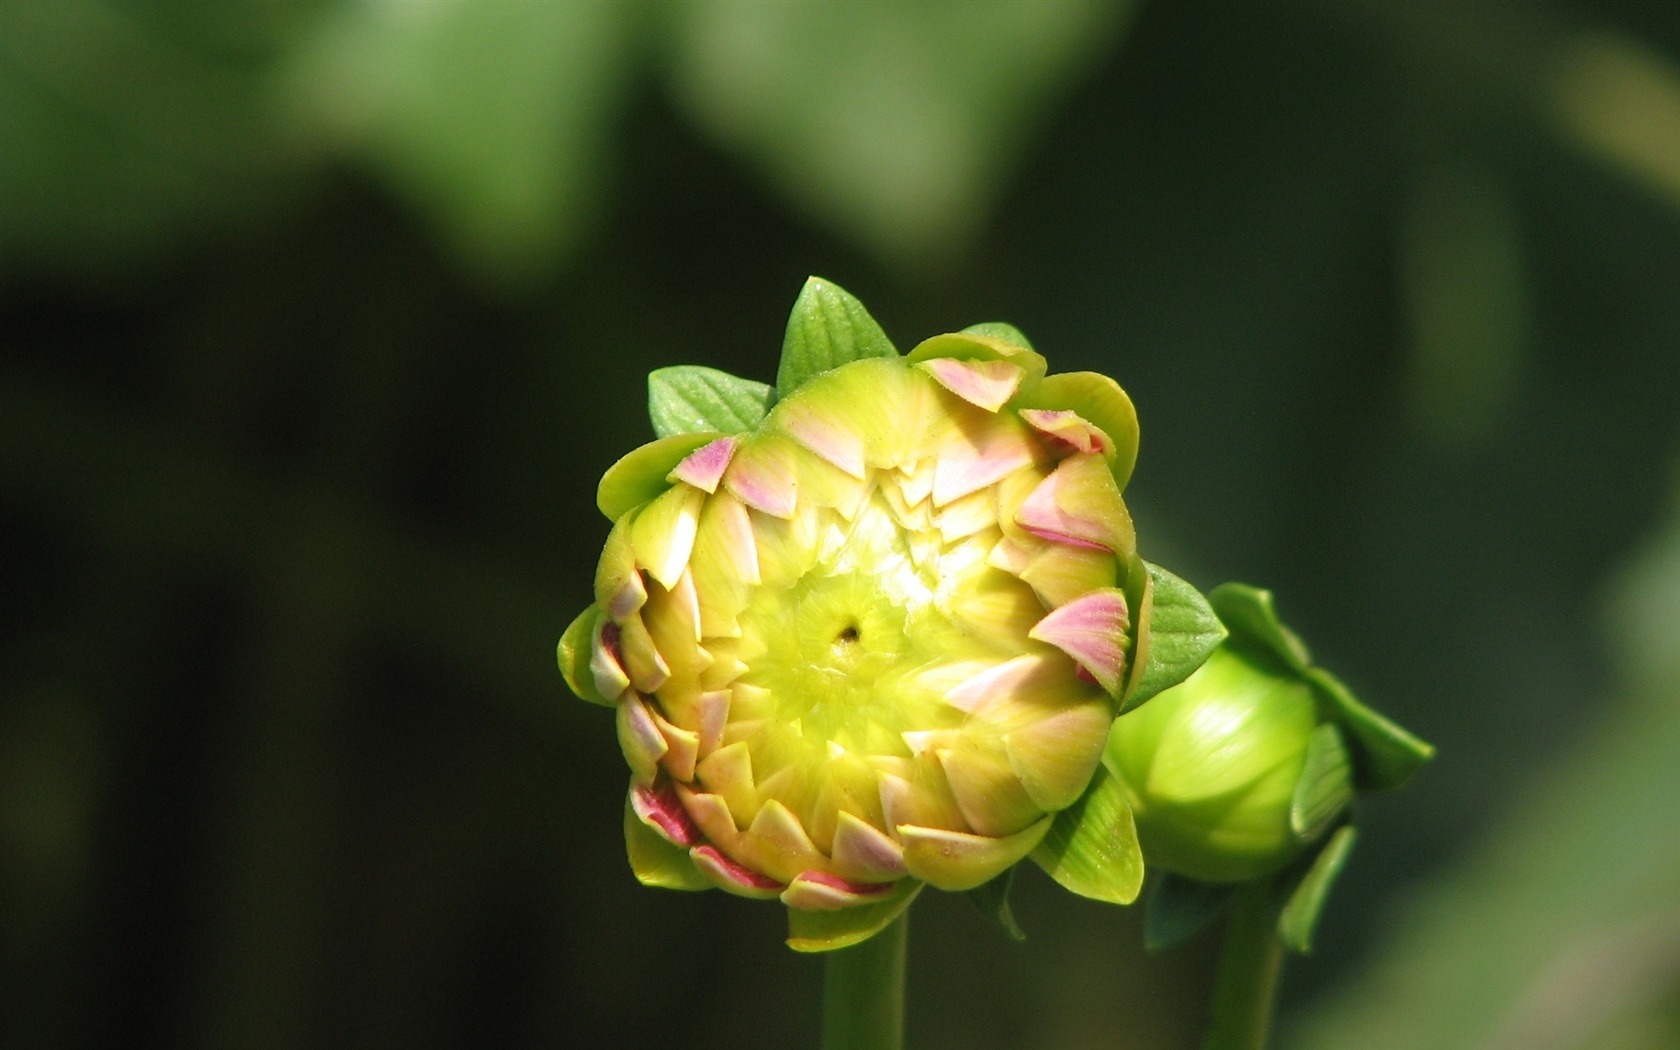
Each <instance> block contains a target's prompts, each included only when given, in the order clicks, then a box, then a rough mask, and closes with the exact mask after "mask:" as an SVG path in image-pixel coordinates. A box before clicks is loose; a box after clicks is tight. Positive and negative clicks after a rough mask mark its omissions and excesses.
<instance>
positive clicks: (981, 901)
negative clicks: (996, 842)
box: [967, 868, 1027, 941]
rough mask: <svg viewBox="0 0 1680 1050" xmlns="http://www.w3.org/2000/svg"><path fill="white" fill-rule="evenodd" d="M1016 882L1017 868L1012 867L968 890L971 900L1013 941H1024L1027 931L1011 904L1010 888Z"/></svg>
mask: <svg viewBox="0 0 1680 1050" xmlns="http://www.w3.org/2000/svg"><path fill="white" fill-rule="evenodd" d="M1014 883H1015V869H1014V868H1010V869H1009V870H1008V871H1005V872H1004V873H1003V874H1002V875H999V876H998V877H997V878H995V879H993V880H992V881H991V882H987V883H982V884H981V885H979V886H976V887H974V888H973V889H972V890H969V891H968V894H967V896H968V899H969V901H970V902H971V903H972V904H973V905H974V906H975V907H976V908H979V909H980V910H981V911H982V912H984V913H985V914H986V916H987V917H989V918H990V919H992V921H994V922H996V923H997V924H998V925H999V926H1001V927H1002V928H1003V932H1004V934H1005V935H1006V936H1008V938H1009V939H1010V940H1012V941H1024V940H1026V939H1027V935H1026V933H1025V932H1024V931H1023V930H1022V929H1021V926H1020V924H1019V923H1017V922H1016V921H1015V911H1014V909H1012V908H1010V906H1009V888H1010V887H1011V886H1013V885H1014Z"/></svg>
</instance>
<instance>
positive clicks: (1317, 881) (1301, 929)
mask: <svg viewBox="0 0 1680 1050" xmlns="http://www.w3.org/2000/svg"><path fill="white" fill-rule="evenodd" d="M1357 838H1358V832H1357V830H1356V829H1355V828H1354V826H1353V825H1352V824H1344V825H1342V826H1341V827H1339V828H1337V829H1336V833H1335V834H1333V835H1331V836H1330V840H1329V841H1328V842H1326V843H1325V844H1324V848H1323V849H1321V850H1319V851H1318V852H1317V854H1316V855H1314V856H1313V859H1312V863H1311V864H1310V865H1308V867H1307V869H1306V871H1305V872H1303V873H1302V875H1301V878H1300V881H1299V882H1297V883H1296V884H1295V888H1294V890H1293V892H1291V893H1290V895H1289V899H1288V900H1287V901H1285V902H1284V906H1283V911H1282V913H1281V914H1280V915H1279V916H1278V937H1279V939H1281V940H1282V941H1283V944H1284V947H1286V948H1288V949H1290V950H1291V951H1296V952H1302V953H1305V952H1309V951H1312V940H1313V931H1314V930H1315V929H1317V928H1318V920H1319V916H1321V915H1322V914H1323V913H1324V904H1325V902H1326V901H1327V900H1329V898H1330V889H1331V887H1333V886H1334V885H1335V884H1336V879H1337V878H1338V877H1339V876H1340V875H1341V874H1342V869H1343V868H1344V867H1346V866H1347V860H1348V856H1349V854H1351V853H1352V852H1353V844H1354V841H1355V840H1356V839H1357Z"/></svg>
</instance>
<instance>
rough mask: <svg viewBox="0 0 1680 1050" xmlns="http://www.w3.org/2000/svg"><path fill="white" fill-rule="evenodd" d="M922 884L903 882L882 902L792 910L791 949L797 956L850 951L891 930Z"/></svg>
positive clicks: (909, 880)
mask: <svg viewBox="0 0 1680 1050" xmlns="http://www.w3.org/2000/svg"><path fill="white" fill-rule="evenodd" d="M920 892H922V883H920V882H917V881H916V880H915V879H900V880H899V881H898V883H897V884H895V885H894V886H893V888H892V889H891V890H889V891H888V892H887V893H886V895H885V896H883V897H882V898H881V899H880V900H878V901H872V902H870V903H868V904H859V905H856V906H854V907H850V908H836V909H835V910H833V911H805V910H803V909H800V908H789V909H788V939H787V945H788V947H789V948H792V949H793V950H794V951H796V952H831V951H834V950H835V949H837V948H850V947H851V946H852V945H854V944H858V943H860V942H862V941H867V940H868V939H869V938H871V937H873V936H875V935H876V934H877V933H880V932H881V931H882V930H884V929H886V928H887V925H888V924H889V923H891V922H892V921H893V920H894V919H896V918H898V917H899V916H900V915H902V914H904V909H906V908H908V907H910V902H911V901H913V900H915V899H916V894H918V893H920Z"/></svg>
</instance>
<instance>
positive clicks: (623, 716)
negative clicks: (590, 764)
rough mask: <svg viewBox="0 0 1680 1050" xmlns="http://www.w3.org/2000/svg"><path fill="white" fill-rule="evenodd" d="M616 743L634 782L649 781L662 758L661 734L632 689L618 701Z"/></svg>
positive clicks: (664, 745)
mask: <svg viewBox="0 0 1680 1050" xmlns="http://www.w3.org/2000/svg"><path fill="white" fill-rule="evenodd" d="M618 746H619V748H620V749H622V750H623V752H624V761H625V762H626V763H627V764H628V765H629V766H630V772H631V773H633V774H635V777H636V781H637V782H638V783H642V784H651V783H653V781H654V778H655V776H656V775H657V774H658V772H659V760H660V759H661V758H664V757H665V750H666V744H665V737H664V735H663V734H661V733H660V732H659V726H658V725H656V724H655V723H654V721H653V713H652V712H651V711H649V710H648V709H647V704H646V703H644V702H643V701H642V698H641V697H639V696H637V695H636V694H635V693H634V692H630V693H626V694H624V699H622V700H620V701H619V702H618Z"/></svg>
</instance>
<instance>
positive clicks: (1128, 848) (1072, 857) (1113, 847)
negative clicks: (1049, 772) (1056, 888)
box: [1032, 768, 1144, 904]
mask: <svg viewBox="0 0 1680 1050" xmlns="http://www.w3.org/2000/svg"><path fill="white" fill-rule="evenodd" d="M1032 859H1033V860H1034V862H1036V863H1037V864H1038V866H1039V867H1041V868H1043V869H1044V870H1045V871H1046V872H1048V873H1049V874H1050V877H1051V878H1053V879H1055V880H1056V881H1057V882H1059V883H1061V884H1062V886H1063V887H1065V888H1066V889H1069V890H1072V891H1073V892H1074V893H1077V894H1079V895H1080V896H1081V897H1089V898H1091V899H1092V900H1099V901H1107V902H1108V903H1110V904H1130V903H1131V902H1132V901H1134V900H1136V899H1137V895H1138V890H1140V889H1141V888H1142V887H1143V874H1144V871H1143V864H1144V860H1143V852H1142V851H1141V850H1140V849H1139V848H1138V839H1137V827H1136V826H1135V825H1134V824H1133V822H1132V811H1131V808H1130V807H1129V806H1128V805H1127V804H1126V790H1125V787H1124V786H1123V785H1122V784H1121V783H1120V780H1119V778H1118V777H1116V776H1114V775H1113V774H1112V773H1111V772H1109V770H1108V769H1107V768H1099V769H1098V770H1097V773H1096V776H1094V777H1093V778H1092V780H1091V786H1090V788H1088V789H1087V790H1086V792H1085V794H1084V795H1083V796H1081V797H1080V799H1079V801H1077V802H1075V803H1074V804H1073V805H1071V806H1069V807H1068V808H1067V809H1065V810H1063V811H1062V812H1060V813H1058V814H1056V819H1055V821H1054V822H1053V823H1052V824H1051V825H1050V831H1049V833H1048V834H1046V835H1045V836H1044V841H1043V842H1041V843H1039V845H1038V847H1037V848H1036V849H1034V850H1033V852H1032Z"/></svg>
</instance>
